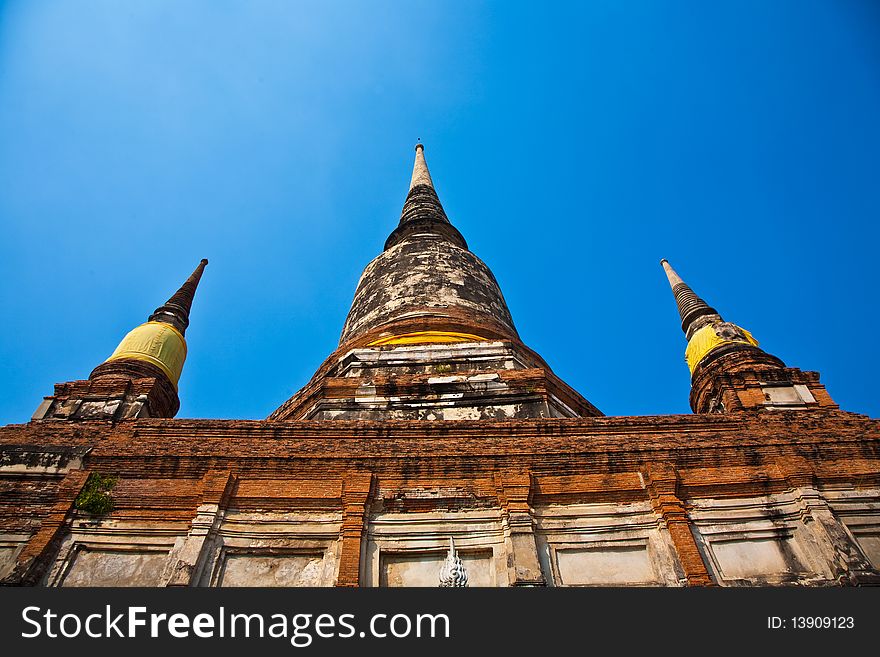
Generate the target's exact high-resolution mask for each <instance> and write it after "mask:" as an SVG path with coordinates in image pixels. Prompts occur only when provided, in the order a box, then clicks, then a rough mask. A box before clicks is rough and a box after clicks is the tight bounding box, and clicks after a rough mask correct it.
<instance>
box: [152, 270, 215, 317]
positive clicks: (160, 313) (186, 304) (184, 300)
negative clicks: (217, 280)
mask: <svg viewBox="0 0 880 657" xmlns="http://www.w3.org/2000/svg"><path fill="white" fill-rule="evenodd" d="M207 264H208V259H207V258H202V261H201V262H200V263H199V264H198V266H197V267H196V269H195V271H194V272H193V273H192V274H190V277H189V278H187V279H186V282H185V283H184V284H183V285H181V286H180V289H179V290H178V291H177V292H175V293H174V295H173V296H172V297H171V298H170V299H168V301H166V302H165V304H164V305H162V306H159V307H158V308H156V311H155V312H154V313H153V314H152V315H150V321H151V322H162V323H164V324H170V325H171V326H173V327H174V328H176V329H177V330H178V331H180V333H181V334H183V333H185V332H186V327H187V326H189V311H190V310H191V309H192V302H193V297H194V296H195V294H196V288H197V287H198V286H199V281H200V280H201V278H202V272H204V271H205V266H206V265H207Z"/></svg>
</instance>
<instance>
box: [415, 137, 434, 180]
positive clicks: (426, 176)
mask: <svg viewBox="0 0 880 657" xmlns="http://www.w3.org/2000/svg"><path fill="white" fill-rule="evenodd" d="M419 185H427V186H428V187H430V188H431V189H434V181H433V180H431V173H430V172H429V171H428V163H427V162H425V145H424V144H422V143H418V144H416V161H415V163H414V164H413V173H412V180H411V181H410V183H409V190H410V191H412V189H413V187H417V186H419Z"/></svg>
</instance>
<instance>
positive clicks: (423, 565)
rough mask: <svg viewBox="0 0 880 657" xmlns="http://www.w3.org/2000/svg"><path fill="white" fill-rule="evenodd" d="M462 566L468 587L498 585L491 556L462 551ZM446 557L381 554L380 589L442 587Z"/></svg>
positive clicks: (432, 554) (440, 555) (429, 554)
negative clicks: (442, 569) (442, 571)
mask: <svg viewBox="0 0 880 657" xmlns="http://www.w3.org/2000/svg"><path fill="white" fill-rule="evenodd" d="M458 556H459V557H461V561H462V564H463V565H464V568H465V570H466V571H467V575H468V586H469V587H480V586H495V585H496V584H495V565H494V563H493V561H492V553H491V552H489V551H485V552H478V553H465V552H459V553H458ZM445 559H446V554H445V553H442V552H422V553H415V554H394V553H391V554H383V555H381V561H382V564H381V571H380V578H379V585H380V586H390V587H402V586H428V587H435V588H436V587H437V586H439V585H440V568H441V567H442V566H443V561H444V560H445Z"/></svg>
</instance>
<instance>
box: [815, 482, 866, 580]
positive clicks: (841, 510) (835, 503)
mask: <svg viewBox="0 0 880 657" xmlns="http://www.w3.org/2000/svg"><path fill="white" fill-rule="evenodd" d="M822 494H823V496H824V497H825V498H826V499H827V500H828V504H829V506H830V507H831V509H832V510H833V511H834V514H835V516H837V517H838V518H839V519H840V521H841V522H842V524H843V525H844V526H845V527H846V529H847V530H848V531H849V533H850V535H851V536H852V537H853V539H854V540H855V543H856V544H857V545H858V547H859V549H860V550H861V551H862V554H864V556H865V558H866V559H867V560H868V561H869V562H870V564H871V566H873V568H874V569H875V570H877V571H880V502H878V501H877V500H880V490H878V489H876V488H869V489H861V490H856V489H844V490H826V491H823V493H822Z"/></svg>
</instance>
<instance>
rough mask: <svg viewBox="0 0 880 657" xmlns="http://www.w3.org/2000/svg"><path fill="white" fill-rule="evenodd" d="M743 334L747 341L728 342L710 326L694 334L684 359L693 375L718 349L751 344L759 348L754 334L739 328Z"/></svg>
mask: <svg viewBox="0 0 880 657" xmlns="http://www.w3.org/2000/svg"><path fill="white" fill-rule="evenodd" d="M737 328H739V330H740V331H742V332H743V334H744V335H745V336H746V338H747V339H746V340H728V339H726V338H722V337H721V336H719V335H718V334H717V333H716V332H715V326H714V325H712V324H710V325H708V326H704V327H703V328H701V329H700V330H699V331H697V332H696V333H694V334H693V335H692V336H691V339H690V340H689V341H688V346H687V349H685V351H684V357H685V360H686V361H687V364H688V367H689V368H690V370H691V374H693V373H694V370H695V369H696V367H697V365H698V364H699V363H700V361H701V360H703V359H704V358H705V357H706V356H707V355H708V354H709V352H711V351H714V350H715V349H717V348H718V347H720V346H721V345H724V344H751V345H753V346H755V347H757V346H758V341H757V340H755V338H753V337H752V334H751V333H749V332H748V331H746V330H745V329H744V328H742V327H737Z"/></svg>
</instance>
